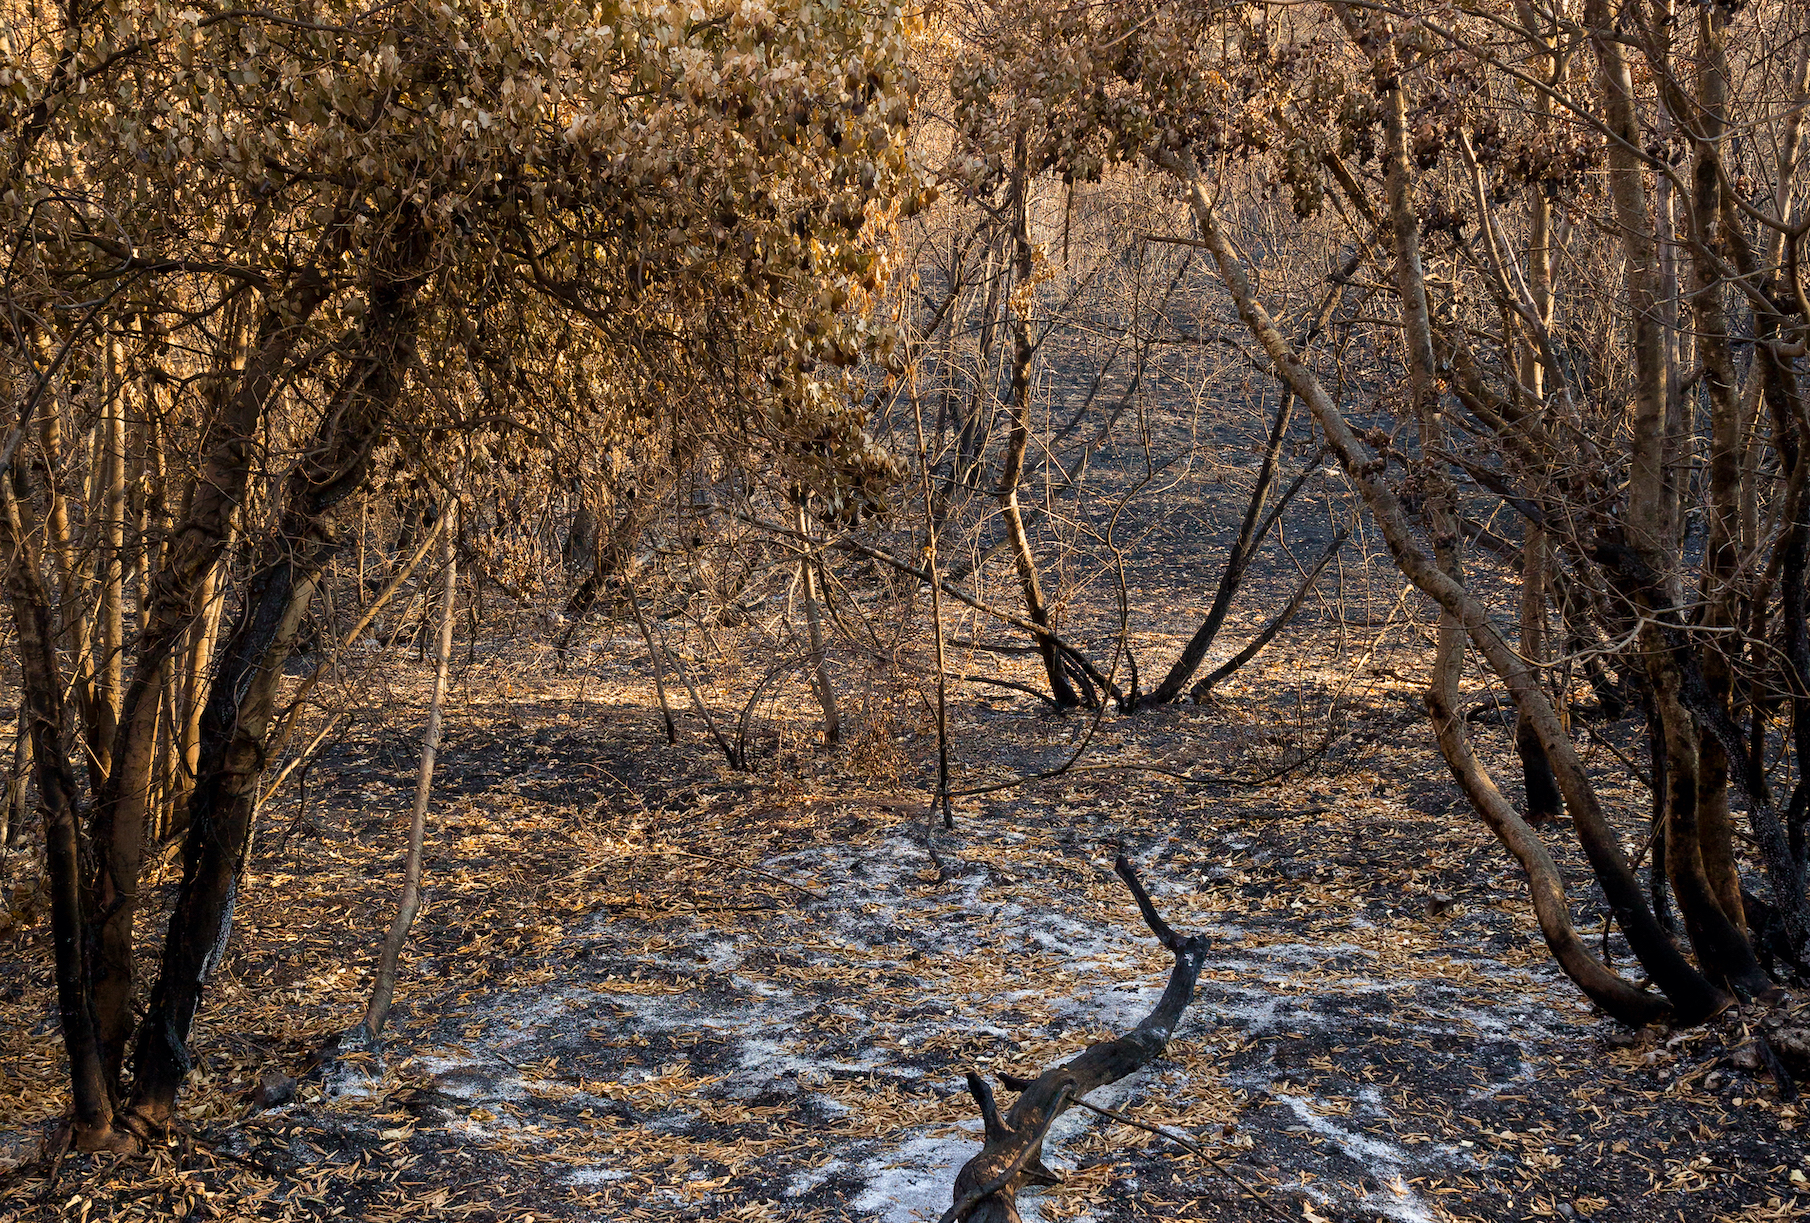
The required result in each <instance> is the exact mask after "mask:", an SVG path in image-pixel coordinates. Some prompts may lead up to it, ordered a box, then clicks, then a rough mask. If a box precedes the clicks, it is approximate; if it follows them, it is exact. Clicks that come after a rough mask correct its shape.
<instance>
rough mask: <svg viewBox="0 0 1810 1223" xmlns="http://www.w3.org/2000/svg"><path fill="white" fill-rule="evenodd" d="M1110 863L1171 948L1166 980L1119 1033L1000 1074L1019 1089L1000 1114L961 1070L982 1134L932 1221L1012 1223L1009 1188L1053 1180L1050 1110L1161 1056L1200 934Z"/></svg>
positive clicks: (1127, 867) (1121, 866)
mask: <svg viewBox="0 0 1810 1223" xmlns="http://www.w3.org/2000/svg"><path fill="white" fill-rule="evenodd" d="M1113 869H1115V870H1116V871H1118V873H1119V877H1120V878H1121V879H1123V880H1124V881H1125V886H1126V887H1128V888H1130V889H1131V895H1132V897H1133V898H1134V899H1135V900H1136V901H1137V903H1138V911H1139V912H1140V913H1142V914H1143V915H1144V924H1145V925H1147V926H1149V927H1150V932H1151V933H1152V934H1154V935H1156V937H1157V940H1158V941H1159V942H1161V943H1162V945H1163V946H1165V947H1167V948H1168V949H1169V950H1170V951H1172V952H1173V953H1174V954H1175V967H1174V969H1173V970H1172V971H1171V972H1170V973H1169V986H1168V988H1167V989H1165V990H1164V991H1163V996H1162V998H1161V999H1160V1000H1159V1001H1158V1002H1157V1004H1156V1008H1155V1009H1154V1010H1152V1011H1151V1012H1150V1014H1148V1015H1146V1016H1145V1017H1144V1019H1143V1022H1141V1023H1139V1024H1138V1026H1137V1027H1135V1028H1133V1029H1132V1030H1131V1031H1130V1032H1127V1033H1126V1034H1125V1035H1123V1036H1121V1037H1118V1038H1117V1039H1115V1040H1108V1041H1102V1042H1101V1043H1099V1044H1097V1045H1092V1046H1090V1047H1089V1048H1088V1049H1086V1050H1085V1051H1084V1052H1082V1053H1081V1055H1080V1056H1078V1057H1075V1058H1072V1059H1071V1060H1069V1061H1067V1062H1064V1063H1063V1064H1062V1065H1060V1066H1057V1067H1056V1068H1055V1069H1053V1070H1048V1071H1045V1072H1044V1073H1043V1074H1042V1075H1041V1076H1039V1077H1038V1078H1036V1079H1034V1080H1031V1081H1029V1082H1025V1081H1024V1080H1020V1079H1013V1078H1008V1079H1006V1080H1005V1085H1006V1086H1007V1087H1008V1088H1011V1089H1017V1090H1019V1091H1020V1092H1021V1094H1020V1095H1019V1097H1018V1102H1017V1103H1016V1104H1014V1105H1012V1107H1011V1110H1010V1111H1009V1112H1007V1113H1006V1114H1005V1116H1004V1117H1001V1116H1000V1113H999V1107H998V1105H997V1104H996V1103H995V1102H994V1099H993V1089H992V1088H991V1087H990V1086H989V1085H988V1084H987V1081H986V1080H985V1079H983V1078H981V1077H980V1075H978V1074H975V1073H974V1072H972V1071H970V1072H969V1074H968V1090H969V1091H971V1092H972V1093H973V1094H974V1099H975V1102H976V1103H977V1104H979V1105H980V1115H981V1120H982V1121H983V1122H984V1123H985V1125H986V1142H985V1145H983V1146H982V1147H981V1151H980V1154H978V1155H976V1156H975V1157H974V1158H973V1159H970V1160H969V1161H968V1162H967V1163H965V1164H963V1165H962V1170H961V1171H960V1172H958V1173H957V1174H956V1177H955V1191H954V1204H953V1205H951V1206H950V1207H949V1209H948V1210H946V1211H944V1212H943V1217H942V1219H941V1220H939V1223H961V1221H962V1220H964V1219H974V1220H979V1221H980V1223H1017V1220H1018V1218H1019V1215H1018V1204H1017V1201H1016V1196H1017V1192H1018V1189H1019V1188H1020V1186H1023V1185H1026V1184H1043V1185H1047V1184H1054V1183H1055V1182H1056V1177H1055V1176H1054V1175H1053V1174H1052V1173H1051V1172H1050V1170H1049V1169H1048V1168H1045V1167H1044V1166H1043V1158H1042V1154H1043V1140H1044V1137H1045V1136H1046V1135H1047V1134H1048V1133H1049V1130H1050V1126H1052V1125H1053V1124H1055V1121H1056V1118H1058V1117H1060V1116H1061V1115H1062V1114H1063V1113H1064V1112H1066V1111H1067V1110H1068V1109H1069V1108H1070V1107H1071V1106H1072V1105H1074V1104H1076V1103H1079V1102H1080V1101H1081V1098H1082V1097H1083V1096H1085V1095H1087V1093H1088V1092H1090V1091H1093V1090H1095V1089H1096V1088H1100V1087H1104V1086H1106V1085H1107V1084H1108V1083H1116V1082H1118V1081H1119V1080H1120V1079H1122V1078H1125V1077H1126V1076H1127V1075H1130V1074H1134V1073H1136V1072H1137V1071H1139V1070H1141V1069H1143V1068H1144V1067H1145V1066H1147V1065H1149V1064H1150V1063H1151V1062H1153V1061H1155V1060H1156V1059H1157V1058H1159V1057H1161V1056H1162V1054H1163V1050H1164V1049H1167V1048H1168V1047H1169V1038H1170V1037H1171V1036H1172V1035H1173V1034H1174V1032H1175V1026H1176V1024H1177V1023H1178V1022H1179V1021H1180V1020H1181V1015H1182V1012H1183V1011H1184V1010H1186V1009H1187V1006H1188V1003H1189V1002H1191V1001H1192V1000H1193V998H1194V985H1195V982H1196V981H1198V980H1199V979H1200V970H1201V966H1202V965H1203V964H1204V963H1205V962H1206V957H1207V940H1206V939H1205V938H1203V937H1201V936H1200V935H1192V936H1190V937H1188V938H1183V937H1182V936H1181V935H1179V934H1177V933H1176V932H1175V931H1173V930H1171V929H1170V928H1169V925H1168V923H1167V922H1165V921H1164V920H1163V919H1162V917H1161V916H1159V915H1158V914H1157V911H1156V906H1154V905H1153V904H1151V903H1150V896H1149V894H1148V893H1147V892H1145V891H1144V885H1143V884H1142V883H1140V882H1138V877H1137V873H1136V872H1135V871H1133V870H1132V869H1131V863H1129V862H1127V861H1126V860H1125V857H1124V855H1123V854H1121V855H1120V856H1119V860H1118V861H1117V862H1115V863H1114V864H1113Z"/></svg>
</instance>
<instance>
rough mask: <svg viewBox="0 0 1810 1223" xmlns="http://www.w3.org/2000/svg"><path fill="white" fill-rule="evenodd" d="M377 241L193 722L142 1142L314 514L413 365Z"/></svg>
mask: <svg viewBox="0 0 1810 1223" xmlns="http://www.w3.org/2000/svg"><path fill="white" fill-rule="evenodd" d="M389 242H390V245H389V248H388V249H385V250H381V251H380V252H379V253H378V255H377V256H375V258H376V259H377V260H378V262H377V263H376V264H375V266H374V267H373V283H372V285H371V289H370V304H369V307H368V309H367V311H366V315H365V321H364V325H363V330H362V335H361V337H360V343H359V345H358V348H357V350H356V353H355V355H354V357H353V359H352V360H351V361H350V362H349V364H348V369H347V371H346V373H345V375H344V376H343V378H342V380H341V384H340V387H339V389H338V391H337V392H336V394H335V395H334V398H333V400H332V401H331V402H329V403H328V404H327V406H326V409H325V412H324V414H323V416H322V419H321V423H320V426H319V430H318V433H317V436H316V438H315V442H314V444H313V446H312V447H310V449H309V451H308V453H307V454H306V456H305V457H304V458H303V459H302V461H301V462H300V463H299V464H298V465H297V466H296V468H295V469H294V470H293V471H292V472H291V473H290V474H289V477H288V480H287V488H286V492H285V501H286V504H285V508H284V512H283V517H282V522H281V525H280V527H279V530H278V532H277V534H276V536H275V537H274V538H272V539H271V540H270V541H269V542H268V543H267V544H266V545H265V547H264V548H263V549H262V552H263V555H262V556H261V557H260V563H259V565H258V569H257V571H256V573H255V574H254V576H253V577H252V579H251V581H250V582H249V583H248V584H247V587H246V592H245V599H244V603H243V606H242V608H241V610H240V613H239V616H238V620H237V623H236V624H235V625H234V628H233V632H232V634H231V635H230V637H229V639H228V641H227V643H226V646H225V648H224V650H223V651H222V658H221V661H220V664H219V668H218V672H217V674H216V675H215V677H214V683H213V687H212V691H211V693H210V694H209V697H208V703H207V707H206V709H205V711H204V712H203V715H202V725H201V762H200V767H199V769H198V778H197V781H196V786H195V791H194V794H193V795H192V796H191V799H190V809H189V827H188V832H187V834H186V837H185V839H184V843H183V877H182V886H181V889H180V891H179V892H178V894H177V898H176V903H175V907H174V910H173V911H172V913H171V915H170V924H169V929H168V932H167V934H166V935H165V939H164V948H163V957H162V963H161V967H160V970H159V975H158V979H157V984H156V987H155V988H154V989H153V990H152V994H151V1005H150V1011H149V1014H148V1015H147V1016H146V1017H145V1020H144V1022H143V1023H142V1025H141V1026H140V1029H139V1034H138V1041H137V1077H136V1080H135V1082H134V1084H133V1088H134V1090H133V1098H132V1114H133V1119H134V1122H135V1123H136V1124H138V1125H140V1126H142V1127H144V1128H146V1129H148V1130H151V1131H161V1130H163V1129H164V1128H166V1127H167V1126H168V1124H169V1120H170V1118H171V1116H172V1115H173V1113H174V1110H175V1104H176V1092H177V1090H178V1088H179V1087H180V1086H181V1083H182V1080H183V1079H184V1078H185V1077H186V1076H187V1074H188V1070H189V1065H190V1062H189V1053H188V1036H189V1028H190V1025H191V1023H192V1022H193V1020H194V1016H195V1010H196V1008H197V1007H198V1006H199V1005H200V1002H201V995H202V992H203V990H204V989H205V987H206V985H207V981H208V978H209V977H210V976H211V975H212V973H213V971H214V970H215V969H216V968H217V967H218V966H219V963H220V960H221V958H222V957H223V956H224V955H225V953H226V947H227V943H228V940H229V938H230V936H231V933H232V919H233V909H234V905H235V902H236V899H237V892H238V879H239V875H240V874H241V872H242V871H243V869H244V865H245V855H246V852H247V850H248V849H249V846H250V840H251V831H252V819H253V817H254V815H255V814H256V810H257V797H258V780H259V778H260V777H261V775H262V773H263V768H264V763H265V738H266V734H267V732H268V731H269V729H270V724H271V719H272V715H273V713H274V710H275V703H276V694H277V689H278V686H279V685H280V683H281V681H282V675H283V665H284V663H285V661H286V660H287V659H288V657H289V652H290V649H291V647H292V646H293V644H294V641H295V636H296V632H297V629H298V628H299V626H300V624H301V620H302V617H303V615H304V614H305V613H306V611H307V608H308V604H309V602H310V601H311V599H312V597H313V594H314V590H315V586H316V584H317V583H318V581H319V578H320V572H321V569H322V567H323V566H324V565H325V564H326V562H327V560H328V559H329V558H330V557H331V555H332V554H333V552H334V551H335V549H336V548H337V546H338V543H337V541H336V540H335V538H334V537H333V535H332V533H331V531H330V530H329V529H328V524H327V516H328V515H329V514H330V513H331V512H332V510H333V509H334V507H336V506H337V505H339V504H340V503H341V502H342V501H344V500H345V499H346V498H348V497H350V496H352V495H354V494H355V493H357V492H358V491H359V490H360V489H361V488H362V487H363V485H364V482H365V479H366V477H367V475H368V469H369V465H370V455H371V450H372V448H373V447H374V446H375V445H376V444H377V442H378V439H379V438H380V437H381V436H382V434H383V431H384V429H385V427H386V426H387V424H388V422H389V418H390V415H391V413H392V411H393V410H394V408H395V405H396V402H397V400H398V399H399V397H400V396H401V394H402V390H403V383H404V378H405V371H406V369H407V368H408V364H409V361H410V360H411V358H412V356H413V353H414V346H415V337H416V331H417V316H416V307H415V293H416V289H417V286H418V283H419V280H418V276H417V274H416V272H417V267H418V260H419V258H420V257H421V256H422V254H423V252H424V247H425V243H426V237H425V234H424V232H423V231H422V230H421V229H420V228H419V226H418V224H417V223H415V222H413V221H410V220H405V221H404V222H403V223H402V224H401V225H400V227H399V228H398V230H397V231H396V232H394V233H392V234H391V235H390V238H389Z"/></svg>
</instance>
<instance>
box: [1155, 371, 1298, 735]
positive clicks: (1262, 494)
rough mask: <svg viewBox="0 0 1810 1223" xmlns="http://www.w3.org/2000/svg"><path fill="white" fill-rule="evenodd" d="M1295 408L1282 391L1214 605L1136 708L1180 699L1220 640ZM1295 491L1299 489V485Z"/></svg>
mask: <svg viewBox="0 0 1810 1223" xmlns="http://www.w3.org/2000/svg"><path fill="white" fill-rule="evenodd" d="M1294 408H1295V393H1294V391H1293V390H1292V389H1285V390H1284V391H1283V392H1282V402H1281V404H1279V405H1278V406H1277V408H1276V418H1275V420H1273V421H1272V422H1271V423H1270V435H1269V441H1268V443H1267V444H1266V445H1265V446H1264V450H1263V465H1262V467H1260V468H1259V469H1258V471H1257V483H1256V486H1255V487H1253V488H1252V489H1251V499H1250V501H1249V502H1247V503H1246V505H1245V507H1244V520H1243V521H1242V522H1240V523H1239V524H1238V538H1237V539H1235V540H1233V541H1232V550H1231V551H1230V552H1229V553H1227V554H1226V564H1225V569H1224V570H1223V571H1221V573H1220V575H1219V588H1218V589H1217V590H1215V591H1214V592H1213V602H1212V603H1211V604H1210V605H1209V606H1208V608H1207V616H1206V619H1204V620H1202V621H1201V625H1200V627H1199V628H1197V629H1195V630H1194V636H1192V637H1190V638H1188V644H1187V645H1185V646H1183V647H1182V652H1181V657H1179V658H1177V659H1176V660H1175V663H1174V665H1173V666H1171V667H1170V668H1169V673H1168V674H1167V675H1165V676H1163V682H1162V683H1160V684H1158V685H1157V686H1156V687H1155V688H1153V689H1152V690H1151V692H1150V695H1149V696H1146V697H1145V698H1144V699H1143V700H1141V701H1139V702H1138V704H1140V705H1167V704H1168V703H1169V702H1170V701H1173V700H1174V699H1175V698H1176V697H1178V696H1180V695H1181V694H1182V689H1183V688H1184V687H1185V686H1186V685H1187V683H1188V681H1189V680H1191V679H1193V678H1194V672H1195V671H1197V670H1199V669H1200V664H1201V660H1202V659H1204V658H1206V656H1207V651H1208V650H1209V649H1211V648H1212V645H1213V639H1214V638H1216V637H1218V636H1219V630H1220V628H1221V626H1223V625H1224V624H1225V618H1226V613H1227V612H1229V611H1230V610H1231V608H1232V598H1233V596H1235V595H1236V594H1237V593H1238V589H1239V587H1240V586H1242V585H1243V584H1244V575H1245V571H1246V570H1247V569H1249V568H1250V564H1251V556H1252V554H1254V553H1255V552H1256V550H1257V546H1258V545H1259V544H1261V543H1262V542H1263V540H1262V537H1261V536H1260V535H1259V534H1258V533H1257V524H1258V523H1259V522H1260V521H1262V520H1263V506H1264V502H1266V501H1268V500H1269V495H1270V488H1271V487H1272V486H1273V485H1274V484H1275V482H1276V467H1277V460H1278V458H1279V457H1280V456H1281V453H1282V441H1283V439H1284V438H1285V437H1287V436H1288V426H1289V422H1290V421H1291V420H1292V419H1293V418H1294ZM1296 487H1299V483H1297V485H1296ZM1291 491H1292V490H1291ZM1196 699H1198V698H1196Z"/></svg>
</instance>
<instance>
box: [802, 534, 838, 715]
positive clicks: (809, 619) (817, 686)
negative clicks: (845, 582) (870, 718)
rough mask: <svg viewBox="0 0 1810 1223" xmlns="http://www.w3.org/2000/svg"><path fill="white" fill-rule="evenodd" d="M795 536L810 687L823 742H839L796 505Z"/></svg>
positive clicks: (811, 566)
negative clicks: (801, 551)
mask: <svg viewBox="0 0 1810 1223" xmlns="http://www.w3.org/2000/svg"><path fill="white" fill-rule="evenodd" d="M798 533H799V534H800V535H803V536H804V537H805V552H804V554H803V555H802V556H800V557H799V559H798V584H799V587H800V588H801V591H802V593H803V596H804V622H805V631H806V632H807V634H808V635H809V641H810V647H811V659H810V665H811V688H812V690H813V691H815V692H816V694H817V707H818V708H819V709H820V710H822V712H823V741H824V742H825V743H831V744H834V743H840V742H842V714H841V712H840V711H839V710H838V709H837V708H836V688H835V684H834V681H833V680H831V678H830V671H829V665H828V658H827V656H826V652H825V649H824V640H823V616H822V614H821V612H820V610H819V609H818V606H817V559H816V557H814V556H812V555H811V552H810V536H811V521H810V518H809V517H808V516H807V515H806V514H805V512H804V502H803V501H802V500H800V501H799V503H798Z"/></svg>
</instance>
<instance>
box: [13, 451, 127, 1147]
mask: <svg viewBox="0 0 1810 1223" xmlns="http://www.w3.org/2000/svg"><path fill="white" fill-rule="evenodd" d="M22 475H23V473H22V471H21V469H20V468H19V467H17V466H15V467H14V469H13V471H12V476H11V479H9V480H7V482H6V487H5V488H4V490H3V493H0V495H3V496H4V499H5V505H4V512H0V565H3V566H4V582H5V587H6V598H7V602H8V604H9V605H10V607H11V611H12V616H13V625H14V627H15V629H16V630H17V633H18V651H19V672H20V683H21V685H22V687H23V689H24V703H23V707H22V712H21V716H22V717H23V718H24V720H25V725H24V727H23V729H24V731H25V732H26V733H28V734H29V735H30V736H31V739H32V756H33V760H34V761H35V763H36V771H37V782H38V803H39V805H40V807H41V808H42V810H43V813H44V859H45V871H46V874H47V875H48V876H49V881H50V905H51V907H50V921H51V939H52V942H53V944H54V947H55V961H56V982H57V1016H58V1019H59V1021H60V1023H61V1025H62V1029H63V1047H64V1050H65V1051H66V1052H67V1054H68V1056H69V1077H70V1084H71V1087H72V1089H73V1096H74V1106H75V1142H76V1145H77V1146H78V1147H80V1148H81V1149H83V1150H103V1149H109V1148H117V1147H121V1146H129V1145H130V1142H131V1140H130V1138H129V1136H125V1135H121V1134H120V1133H119V1132H118V1131H117V1130H116V1128H115V1126H114V1096H113V1092H112V1090H111V1085H110V1083H109V1081H108V1078H107V1074H106V1070H105V1065H104V1062H103V1059H102V1057H101V1047H100V1040H99V1036H98V1033H97V1032H96V1030H95V1022H94V999H93V994H92V985H91V981H92V958H91V957H92V947H91V945H90V931H89V923H88V920H87V910H88V903H87V897H86V895H85V894H84V892H85V888H84V882H83V877H82V862H81V860H82V834H81V827H80V825H79V823H78V821H77V810H78V808H79V806H80V803H81V799H80V792H79V791H78V789H77V787H76V779H75V771H74V770H73V769H72V768H71V767H70V764H69V755H68V752H67V751H66V749H65V745H64V737H65V735H66V733H67V731H68V727H67V724H66V723H67V711H66V709H65V706H64V703H63V682H62V677H61V674H60V671H59V669H58V666H57V653H56V628H55V621H54V618H53V616H52V613H51V603H50V592H49V589H48V587H47V586H46V584H45V582H44V575H43V572H42V571H41V570H40V568H39V566H38V560H37V557H36V556H35V555H33V554H32V553H31V552H29V551H27V546H28V542H29V541H30V539H31V538H32V536H33V534H34V532H33V531H32V530H31V529H30V524H28V522H27V521H26V519H25V514H26V513H27V512H28V511H27V509H26V507H27V505H28V504H29V503H28V502H27V500H26V498H25V497H24V496H22V495H21V494H22V493H24V492H25V489H24V487H23V479H22ZM0 478H4V477H0Z"/></svg>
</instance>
